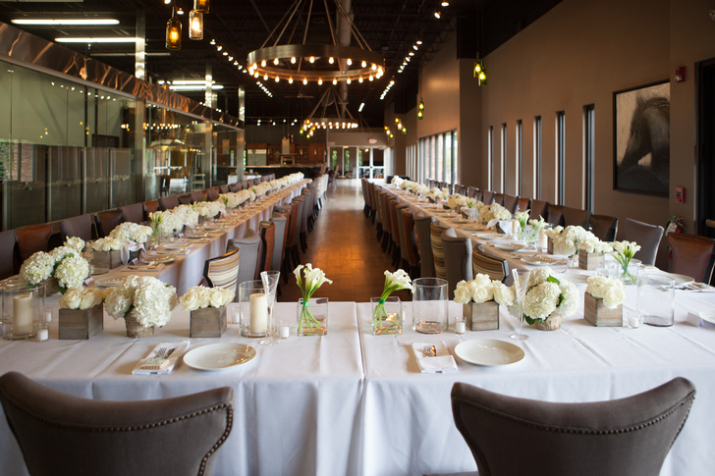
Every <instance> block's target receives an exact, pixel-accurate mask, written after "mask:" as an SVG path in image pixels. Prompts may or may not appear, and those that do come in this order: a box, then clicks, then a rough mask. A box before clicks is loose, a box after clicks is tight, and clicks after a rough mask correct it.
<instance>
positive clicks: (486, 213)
mask: <svg viewBox="0 0 715 476" xmlns="http://www.w3.org/2000/svg"><path fill="white" fill-rule="evenodd" d="M492 220H499V221H505V220H511V212H510V211H509V210H507V209H506V208H504V207H503V206H501V205H499V204H498V203H492V204H491V205H485V206H483V207H482V208H481V209H480V210H479V221H480V222H482V223H483V224H485V225H486V224H487V223H489V222H490V221H492Z"/></svg>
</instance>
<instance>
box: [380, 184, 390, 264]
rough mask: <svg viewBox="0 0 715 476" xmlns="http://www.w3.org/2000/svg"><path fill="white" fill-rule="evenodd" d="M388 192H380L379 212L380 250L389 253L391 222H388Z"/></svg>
mask: <svg viewBox="0 0 715 476" xmlns="http://www.w3.org/2000/svg"><path fill="white" fill-rule="evenodd" d="M390 196H391V195H390V194H389V193H381V194H380V203H379V206H380V213H381V214H382V220H383V224H382V251H384V252H386V253H388V254H389V253H390V250H391V248H392V223H390V212H389V208H388V206H387V204H388V203H389V201H390Z"/></svg>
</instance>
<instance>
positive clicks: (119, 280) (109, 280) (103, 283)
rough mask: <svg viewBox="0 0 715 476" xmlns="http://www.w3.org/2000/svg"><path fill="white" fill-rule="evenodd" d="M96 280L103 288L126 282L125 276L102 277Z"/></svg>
mask: <svg viewBox="0 0 715 476" xmlns="http://www.w3.org/2000/svg"><path fill="white" fill-rule="evenodd" d="M94 282H95V284H96V285H97V286H99V287H102V288H118V287H119V286H121V285H122V283H124V278H102V279H96V280H95V281H94Z"/></svg>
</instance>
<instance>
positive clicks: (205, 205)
mask: <svg viewBox="0 0 715 476" xmlns="http://www.w3.org/2000/svg"><path fill="white" fill-rule="evenodd" d="M194 211H196V212H197V213H198V214H199V215H200V216H202V217H208V218H213V217H215V216H216V215H218V214H219V213H226V210H225V209H224V206H223V202H222V201H221V200H217V201H215V202H197V203H194Z"/></svg>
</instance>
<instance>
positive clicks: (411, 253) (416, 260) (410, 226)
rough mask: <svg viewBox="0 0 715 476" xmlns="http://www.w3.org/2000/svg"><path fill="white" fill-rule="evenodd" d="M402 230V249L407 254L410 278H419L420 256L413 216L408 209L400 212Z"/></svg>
mask: <svg viewBox="0 0 715 476" xmlns="http://www.w3.org/2000/svg"><path fill="white" fill-rule="evenodd" d="M400 218H402V230H403V232H404V240H403V241H402V243H403V245H402V247H403V248H404V250H405V253H406V254H407V264H408V265H409V266H410V276H411V277H413V278H419V277H420V255H419V251H418V249H417V240H416V235H415V214H414V213H413V212H411V211H410V209H409V208H403V209H402V210H401V217H400Z"/></svg>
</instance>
